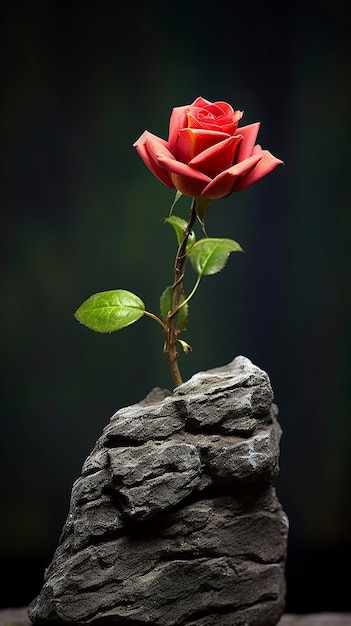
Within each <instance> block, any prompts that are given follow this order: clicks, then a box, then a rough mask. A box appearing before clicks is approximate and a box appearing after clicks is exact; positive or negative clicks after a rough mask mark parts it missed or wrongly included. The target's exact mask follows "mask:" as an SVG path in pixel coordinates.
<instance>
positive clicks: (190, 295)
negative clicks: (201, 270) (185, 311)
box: [177, 276, 202, 313]
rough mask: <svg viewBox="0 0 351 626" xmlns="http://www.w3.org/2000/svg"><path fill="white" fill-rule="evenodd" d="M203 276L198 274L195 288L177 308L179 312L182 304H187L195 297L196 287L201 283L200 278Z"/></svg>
mask: <svg viewBox="0 0 351 626" xmlns="http://www.w3.org/2000/svg"><path fill="white" fill-rule="evenodd" d="M201 278H202V276H198V277H197V281H196V283H195V285H194V287H193V289H192V290H191V292H190V293H189V295H188V296H187V297H186V298H185V300H183V302H181V303H180V304H179V306H178V308H177V313H178V311H179V310H180V309H181V308H182V306H184V304H187V302H189V300H190V299H191V298H192V297H193V295H194V293H195V291H196V289H197V288H198V286H199V284H200V280H201Z"/></svg>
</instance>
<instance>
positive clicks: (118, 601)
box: [28, 357, 288, 626]
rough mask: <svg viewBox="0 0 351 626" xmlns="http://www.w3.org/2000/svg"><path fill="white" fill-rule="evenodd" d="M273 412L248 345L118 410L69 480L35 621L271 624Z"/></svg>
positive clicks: (275, 512)
mask: <svg viewBox="0 0 351 626" xmlns="http://www.w3.org/2000/svg"><path fill="white" fill-rule="evenodd" d="M277 414H278V410H277V407H276V406H275V404H274V403H273V392H272V388H271V385H270V381H269V378H268V375H267V374H266V373H265V372H263V371H262V370H261V369H259V368H258V367H256V366H255V365H253V364H252V363H251V361H249V360H248V359H246V358H245V357H237V358H236V359H234V360H233V361H232V362H231V363H229V364H228V365H226V366H224V367H220V368H216V369H214V370H209V371H207V372H200V373H198V374H196V375H195V376H193V377H192V378H191V379H190V380H189V381H187V382H186V383H184V384H183V385H181V386H180V387H177V388H176V389H175V390H174V391H173V393H171V392H169V391H167V390H161V389H158V388H156V389H154V390H153V391H152V392H151V393H150V394H149V395H148V396H147V398H145V399H144V400H143V401H141V402H139V403H138V404H136V405H133V406H129V407H125V408H122V409H120V410H119V411H117V413H116V414H115V415H114V416H113V417H112V418H111V420H110V422H109V424H108V425H107V426H106V428H105V429H104V431H103V433H102V435H101V437H100V438H99V439H98V441H97V442H96V445H95V448H94V450H93V451H92V453H91V454H90V456H89V457H88V458H87V459H86V461H85V463H84V465H83V468H82V473H81V476H80V477H79V478H78V480H77V481H76V482H75V483H74V485H73V488H72V494H71V502H70V509H69V513H68V517H67V520H66V523H65V526H64V528H63V531H62V535H61V538H60V541H59V545H58V547H57V550H56V552H55V554H54V556H53V559H52V562H51V564H50V565H49V567H48V569H47V570H46V572H45V577H44V584H43V587H42V590H41V592H40V594H39V595H38V597H37V598H36V599H35V600H33V602H32V604H31V606H30V608H29V612H28V614H29V617H30V619H31V621H32V622H33V623H34V624H50V623H56V624H76V625H81V624H93V625H99V624H120V625H124V624H125V625H127V624H128V625H130V626H132V625H133V626H134V625H135V626H137V625H138V626H141V625H143V624H149V625H150V624H155V625H159V626H175V625H178V624H179V625H185V624H186V625H188V626H195V625H196V626H226V625H228V626H229V625H230V626H273V625H275V624H277V623H278V621H279V619H280V618H281V616H282V614H283V611H284V606H285V571H284V569H285V559H286V548H287V534H288V522H287V518H286V516H285V514H284V512H283V511H282V508H281V506H280V503H279V501H278V499H277V497H276V493H275V489H274V486H273V479H274V477H275V476H276V475H277V473H278V471H279V441H280V437H281V428H280V426H279V423H278V420H277Z"/></svg>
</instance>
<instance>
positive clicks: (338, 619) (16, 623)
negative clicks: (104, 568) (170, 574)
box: [0, 607, 351, 626]
mask: <svg viewBox="0 0 351 626" xmlns="http://www.w3.org/2000/svg"><path fill="white" fill-rule="evenodd" d="M27 613H28V608H27V607H21V608H14V609H0V626H31V624H32V622H31V621H30V620H29V619H28V615H27ZM213 626H216V624H214V625H213ZM277 626H351V613H310V614H307V615H293V614H288V613H287V614H285V615H283V617H282V618H281V620H280V621H279V622H278V625H277Z"/></svg>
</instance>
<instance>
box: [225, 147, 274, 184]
mask: <svg viewBox="0 0 351 626" xmlns="http://www.w3.org/2000/svg"><path fill="white" fill-rule="evenodd" d="M255 147H256V146H255ZM258 148H260V146H258ZM261 156H262V158H261V159H260V160H259V162H258V163H257V165H256V167H255V168H254V169H253V170H251V171H249V172H247V173H246V174H244V175H243V176H242V177H241V179H240V181H239V183H238V185H237V187H236V191H241V190H242V189H246V187H249V185H252V184H253V183H255V182H257V181H258V180H260V179H261V178H263V176H266V174H269V173H270V172H271V171H272V170H274V168H276V167H277V165H284V162H283V161H281V160H280V159H277V158H276V157H275V156H273V154H271V153H270V152H268V150H261Z"/></svg>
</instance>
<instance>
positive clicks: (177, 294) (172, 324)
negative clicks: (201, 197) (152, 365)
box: [164, 198, 196, 387]
mask: <svg viewBox="0 0 351 626" xmlns="http://www.w3.org/2000/svg"><path fill="white" fill-rule="evenodd" d="M195 202H196V199H195V198H193V199H192V202H191V207H190V213H189V217H188V223H187V225H186V228H185V230H184V235H183V240H182V242H181V244H180V245H179V247H178V251H177V256H176V259H175V263H174V281H173V285H172V289H173V301H172V311H170V313H169V314H168V316H167V320H166V325H167V339H166V344H165V347H164V353H165V356H166V358H167V361H168V364H169V367H170V369H171V373H172V376H173V380H174V383H175V386H176V387H178V386H179V385H181V384H182V382H183V380H182V376H181V373H180V370H179V365H178V352H177V341H178V334H179V331H178V328H177V315H178V311H179V303H180V298H181V296H182V294H183V293H184V288H183V277H184V272H185V265H186V261H187V253H186V244H187V241H188V238H189V235H190V233H191V231H192V229H193V226H194V223H195V220H196V205H195Z"/></svg>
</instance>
